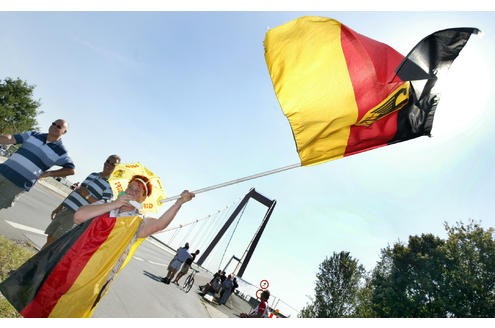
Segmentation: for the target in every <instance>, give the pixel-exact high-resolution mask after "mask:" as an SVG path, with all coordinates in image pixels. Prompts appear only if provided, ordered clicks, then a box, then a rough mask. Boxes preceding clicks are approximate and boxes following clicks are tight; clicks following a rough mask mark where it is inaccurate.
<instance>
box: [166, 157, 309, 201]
mask: <svg viewBox="0 0 495 328" xmlns="http://www.w3.org/2000/svg"><path fill="white" fill-rule="evenodd" d="M300 166H301V163H296V164H292V165H288V166H284V167H281V168H278V169H274V170H270V171H265V172H261V173H257V174H253V175H249V176H247V177H244V178H240V179H235V180H231V181H227V182H224V183H219V184H216V185H213V186H210V187H205V188H201V189H197V190H194V191H193V193H195V194H199V193H202V192H205V191H210V190H213V189H218V188H222V187H226V186H230V185H233V184H236V183H240V182H244V181H247V180H252V179H256V178H259V177H263V176H265V175H270V174H274V173H278V172H282V171H287V170H290V169H294V168H296V167H300ZM179 197H180V195H176V196H172V197H167V198H165V199H162V200H161V201H160V202H161V203H165V202H168V201H171V200H175V199H177V198H179Z"/></svg>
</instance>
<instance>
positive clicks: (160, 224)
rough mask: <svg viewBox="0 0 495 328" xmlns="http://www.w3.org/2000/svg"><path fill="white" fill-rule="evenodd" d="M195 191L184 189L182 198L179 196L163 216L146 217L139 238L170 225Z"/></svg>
mask: <svg viewBox="0 0 495 328" xmlns="http://www.w3.org/2000/svg"><path fill="white" fill-rule="evenodd" d="M194 196H195V195H194V193H192V192H190V191H188V190H184V191H183V192H182V193H181V194H180V198H178V199H177V200H176V201H175V203H174V204H173V205H172V206H170V208H169V209H168V210H167V211H166V212H165V213H163V215H162V216H160V218H158V219H153V218H145V219H144V220H145V221H144V224H143V226H142V228H141V230H140V231H139V234H138V238H145V237H148V236H150V235H152V234H154V233H156V232H158V231H161V230H163V229H165V228H166V227H168V225H169V224H170V222H172V220H173V219H174V218H175V216H176V215H177V213H178V212H179V210H180V208H181V207H182V204H184V203H186V202H188V201H190V200H191V199H193V198H194Z"/></svg>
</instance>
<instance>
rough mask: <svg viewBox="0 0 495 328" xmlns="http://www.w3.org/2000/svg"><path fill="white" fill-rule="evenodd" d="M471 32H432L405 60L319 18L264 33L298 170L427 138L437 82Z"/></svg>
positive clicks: (337, 24)
mask: <svg viewBox="0 0 495 328" xmlns="http://www.w3.org/2000/svg"><path fill="white" fill-rule="evenodd" d="M477 32H479V31H478V29H476V28H452V29H447V30H443V31H438V32H436V33H433V34H432V35H430V36H428V37H426V38H425V39H423V40H422V41H421V42H419V43H418V45H416V47H415V48H414V49H413V50H412V51H411V52H410V53H409V55H408V56H406V57H404V56H402V55H401V54H400V53H398V52H397V51H395V50H394V49H393V48H391V47H390V46H388V45H386V44H383V43H381V42H378V41H375V40H372V39H370V38H368V37H366V36H364V35H361V34H359V33H357V32H355V31H353V30H352V29H350V28H348V27H347V26H345V25H343V24H341V23H340V22H338V21H336V20H333V19H330V18H325V17H314V16H305V17H301V18H298V19H295V20H293V21H291V22H288V23H286V24H284V25H281V26H279V27H276V28H274V29H271V30H269V31H268V32H267V34H266V37H265V59H266V63H267V66H268V70H269V72H270V76H271V79H272V82H273V86H274V89H275V93H276V95H277V98H278V100H279V102H280V105H281V108H282V111H283V112H284V114H285V115H286V116H287V118H288V120H289V123H290V125H291V128H292V132H293V135H294V139H295V141H296V146H297V151H298V153H299V157H300V159H301V165H311V164H318V163H322V162H325V161H329V160H333V159H338V158H342V157H344V156H349V155H352V154H356V153H359V152H363V151H366V150H371V149H374V148H377V147H381V146H385V145H389V144H393V143H397V142H401V141H405V140H409V139H412V138H416V137H419V136H423V135H430V131H431V128H432V124H433V116H434V114H435V109H436V106H437V104H438V100H439V97H438V93H437V91H436V90H435V89H434V85H435V82H436V80H437V78H438V76H439V75H440V73H441V72H442V71H445V70H447V69H448V68H449V67H450V64H451V63H452V62H453V61H454V59H455V58H456V57H457V56H458V54H459V52H460V51H461V50H462V48H463V47H464V45H465V44H466V42H467V41H468V39H469V37H470V36H471V34H472V33H477Z"/></svg>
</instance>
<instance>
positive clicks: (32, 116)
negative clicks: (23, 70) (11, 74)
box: [0, 78, 42, 134]
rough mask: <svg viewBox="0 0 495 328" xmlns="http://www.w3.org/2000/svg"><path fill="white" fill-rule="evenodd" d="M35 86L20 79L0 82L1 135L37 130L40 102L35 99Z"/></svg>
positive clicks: (7, 79) (8, 79)
mask: <svg viewBox="0 0 495 328" xmlns="http://www.w3.org/2000/svg"><path fill="white" fill-rule="evenodd" d="M33 90H34V86H32V85H28V84H27V83H26V82H25V81H22V80H20V79H17V80H13V79H11V78H6V79H5V80H4V81H1V82H0V134H13V133H18V132H22V131H28V130H37V129H38V127H37V125H38V122H37V120H36V116H37V115H38V114H41V113H42V112H41V111H38V108H39V107H40V102H39V101H37V100H34V99H33Z"/></svg>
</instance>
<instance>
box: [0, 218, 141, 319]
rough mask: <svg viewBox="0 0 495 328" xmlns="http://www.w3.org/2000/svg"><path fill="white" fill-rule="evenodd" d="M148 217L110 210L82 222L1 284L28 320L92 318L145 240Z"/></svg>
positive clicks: (2, 288)
mask: <svg viewBox="0 0 495 328" xmlns="http://www.w3.org/2000/svg"><path fill="white" fill-rule="evenodd" d="M141 222H142V218H141V217H139V216H135V217H119V218H110V217H109V216H108V214H106V215H103V216H100V217H97V218H95V219H93V220H91V221H87V222H85V223H83V224H80V225H78V226H77V227H75V228H74V229H72V230H71V231H70V232H68V233H66V234H65V235H63V236H62V237H60V238H59V239H57V240H56V241H55V242H53V243H52V244H50V245H48V246H47V247H46V248H44V249H42V250H41V251H40V252H39V253H37V254H36V255H34V256H33V257H32V258H31V259H29V260H28V261H27V262H26V263H24V264H23V265H22V266H21V267H19V268H18V269H17V270H16V271H14V272H13V273H12V274H11V275H10V276H9V277H8V278H7V279H6V280H4V281H3V282H2V283H1V284H0V291H1V292H2V294H3V295H4V296H5V298H6V299H7V300H8V301H9V302H10V303H11V304H12V305H13V306H14V307H15V308H16V310H17V311H19V313H20V314H21V315H22V316H23V317H28V318H47V317H50V318H56V317H59V318H79V317H89V316H91V314H92V313H93V311H94V309H95V307H96V305H97V303H98V301H99V300H100V299H101V298H102V297H103V296H104V295H105V293H106V291H108V287H109V286H110V284H111V282H112V280H113V278H114V277H115V276H116V275H117V274H118V272H119V271H120V270H121V269H122V268H123V267H124V266H125V265H126V264H127V262H128V261H129V259H130V257H131V256H132V254H133V252H134V251H135V250H136V249H137V247H138V246H139V244H140V243H141V242H142V241H143V240H144V239H142V238H141V239H137V240H136V238H135V236H136V232H137V229H138V228H139V226H140V224H141Z"/></svg>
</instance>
